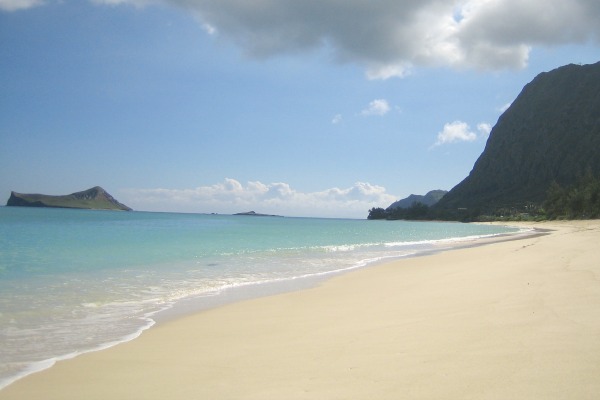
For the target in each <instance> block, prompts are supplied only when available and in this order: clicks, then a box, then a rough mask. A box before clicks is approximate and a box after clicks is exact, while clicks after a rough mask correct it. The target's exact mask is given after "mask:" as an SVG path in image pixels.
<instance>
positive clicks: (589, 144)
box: [436, 63, 600, 212]
mask: <svg viewBox="0 0 600 400" xmlns="http://www.w3.org/2000/svg"><path fill="white" fill-rule="evenodd" d="M586 172H591V173H592V174H594V175H596V176H598V175H599V174H600V63H596V64H592V65H583V66H581V65H567V66H564V67H561V68H558V69H555V70H553V71H550V72H545V73H542V74H540V75H538V76H537V77H536V78H535V79H534V80H533V81H531V82H530V83H529V84H527V85H526V86H525V87H524V88H523V90H522V92H521V93H520V94H519V96H518V97H517V98H516V100H515V101H514V102H513V103H512V105H511V106H510V108H508V110H506V112H505V113H504V114H502V116H501V117H500V118H499V120H498V123H497V124H496V126H494V128H493V129H492V131H491V133H490V137H489V139H488V141H487V144H486V147H485V150H484V151H483V153H482V154H481V156H480V157H479V159H478V160H477V161H476V163H475V165H474V167H473V170H472V171H471V173H470V174H469V176H468V177H467V178H465V179H464V180H463V181H462V182H461V183H459V184H458V185H457V186H455V187H454V188H453V189H452V190H451V191H450V192H449V193H448V194H447V195H446V196H444V197H443V198H442V199H441V200H440V202H439V203H438V204H437V205H436V208H438V209H447V210H450V209H457V208H468V209H480V210H481V211H482V212H486V211H489V210H493V209H497V208H500V207H522V206H524V205H525V204H528V203H533V204H540V203H541V202H543V200H544V199H545V196H546V193H547V191H548V188H549V186H550V184H551V183H552V182H553V181H555V182H557V183H558V184H560V185H570V184H572V183H574V182H575V181H576V180H577V179H578V178H580V177H581V176H583V175H585V174H586Z"/></svg>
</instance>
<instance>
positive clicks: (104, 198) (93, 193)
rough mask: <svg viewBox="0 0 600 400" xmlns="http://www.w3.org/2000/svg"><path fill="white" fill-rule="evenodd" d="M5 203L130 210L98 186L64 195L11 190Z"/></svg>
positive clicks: (8, 204) (26, 205) (28, 205)
mask: <svg viewBox="0 0 600 400" xmlns="http://www.w3.org/2000/svg"><path fill="white" fill-rule="evenodd" d="M6 205H7V206H15V207H56V208H83V209H91V210H122V211H131V208H129V207H127V206H126V205H124V204H121V203H119V202H118V201H117V200H115V198H114V197H112V196H111V195H110V194H108V192H107V191H106V190H104V189H102V188H101V187H100V186H95V187H93V188H91V189H88V190H84V191H82V192H76V193H72V194H68V195H64V196H49V195H45V194H24V193H16V192H11V194H10V198H9V199H8V201H7V202H6Z"/></svg>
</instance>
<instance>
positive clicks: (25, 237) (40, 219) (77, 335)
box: [0, 207, 517, 388]
mask: <svg viewBox="0 0 600 400" xmlns="http://www.w3.org/2000/svg"><path fill="white" fill-rule="evenodd" d="M516 231H517V229H516V228H507V227H499V226H490V225H474V224H461V223H437V222H405V221H394V222H388V221H367V220H349V219H317V218H279V217H252V216H228V215H201V214H176V213H147V212H112V211H89V210H68V209H45V208H19V207H0V388H1V387H3V386H6V385H7V384H9V383H10V382H12V381H14V380H15V379H16V378H18V377H20V376H24V375H26V374H28V373H30V372H32V371H34V370H38V369H42V368H45V367H48V366H49V365H51V364H52V363H53V361H54V360H56V359H63V358H68V357H72V356H75V355H77V354H81V353H83V352H87V351H92V350H96V349H100V348H105V347H107V346H110V345H112V344H115V343H118V342H122V341H124V340H130V339H132V338H134V337H136V336H137V335H139V334H140V333H141V332H142V331H143V330H144V329H146V328H148V327H150V326H151V325H152V324H153V323H154V320H155V318H156V314H157V313H158V312H160V311H162V310H166V309H171V308H173V307H176V306H177V305H178V304H182V303H186V302H188V303H189V302H190V301H191V300H194V301H195V302H200V303H202V302H203V301H204V300H206V304H211V303H212V302H214V301H215V299H218V298H219V296H225V295H227V294H228V293H229V294H231V293H232V288H238V287H249V286H252V287H261V285H263V286H265V287H266V286H268V285H272V284H273V283H276V282H281V283H285V287H286V289H293V288H294V287H298V286H301V285H302V284H303V283H302V282H304V281H306V279H311V278H314V277H319V276H324V275H328V274H332V273H336V272H341V271H345V270H350V269H354V268H359V267H363V266H366V265H369V264H372V263H374V262H377V261H380V260H382V259H386V258H397V257H403V256H408V255H413V254H418V253H420V252H425V251H430V250H434V249H436V248H440V247H444V246H451V245H452V244H453V243H456V242H459V241H464V240H473V239H475V238H479V237H485V236H493V235H499V234H505V233H512V232H516ZM259 292H260V291H255V292H254V293H259Z"/></svg>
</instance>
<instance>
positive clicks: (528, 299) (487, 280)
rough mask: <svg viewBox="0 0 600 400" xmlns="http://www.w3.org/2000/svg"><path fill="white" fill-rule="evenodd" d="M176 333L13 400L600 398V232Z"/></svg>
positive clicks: (225, 312)
mask: <svg viewBox="0 0 600 400" xmlns="http://www.w3.org/2000/svg"><path fill="white" fill-rule="evenodd" d="M537 226H539V227H542V228H551V229H556V231H554V232H553V233H551V234H550V235H547V236H540V237H534V238H528V239H523V240H515V241H506V242H500V243H493V244H489V245H485V246H481V247H473V248H466V249H460V250H454V251H449V252H445V253H441V254H435V255H430V256H425V257H417V258H412V259H405V260H400V261H396V262H392V263H389V264H385V265H381V266H376V267H372V268H367V269H364V270H360V271H356V272H353V273H349V274H346V275H342V276H339V277H336V278H334V279H331V280H329V281H327V282H325V283H324V284H322V285H321V286H319V287H317V288H314V289H308V290H303V291H298V292H293V293H286V294H281V295H276V296H271V297H266V298H260V299H255V300H248V301H243V302H240V303H236V304H232V305H227V306H223V307H220V308H217V309H214V310H209V311H205V312H201V313H198V314H195V315H192V316H188V317H184V318H181V319H178V320H176V321H172V322H168V323H164V324H162V325H159V326H157V327H155V328H153V329H150V330H149V331H147V332H145V333H144V334H143V335H142V336H141V337H140V338H139V339H136V340H134V341H131V342H128V343H125V344H122V345H119V346H116V347H113V348H111V349H108V350H104V351H100V352H96V353H90V354H86V355H83V356H80V357H77V358H75V359H72V360H67V361H63V362H59V363H57V365H55V366H54V367H52V368H50V369H48V370H45V371H43V372H40V373H37V374H34V375H31V376H29V377H27V378H25V379H22V380H20V381H18V382H16V383H14V384H13V385H10V386H9V387H7V388H6V389H4V390H3V391H0V399H61V400H63V399H103V400H106V399H211V400H216V399H277V400H290V399H394V400H396V399H503V400H509V399H598V398H600V221H581V222H563V223H560V222H555V223H544V224H538V225H537Z"/></svg>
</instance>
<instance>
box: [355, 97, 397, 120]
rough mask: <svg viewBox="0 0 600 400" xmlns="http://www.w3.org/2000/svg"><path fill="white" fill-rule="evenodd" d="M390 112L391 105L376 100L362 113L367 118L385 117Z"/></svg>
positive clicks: (383, 100)
mask: <svg viewBox="0 0 600 400" xmlns="http://www.w3.org/2000/svg"><path fill="white" fill-rule="evenodd" d="M389 111H390V105H389V103H388V102H387V100H385V99H376V100H373V101H372V102H370V103H369V105H368V106H367V108H365V109H364V110H362V111H361V112H360V115H363V116H365V117H368V116H372V115H379V116H381V115H385V114H387V113H388V112H389Z"/></svg>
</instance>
